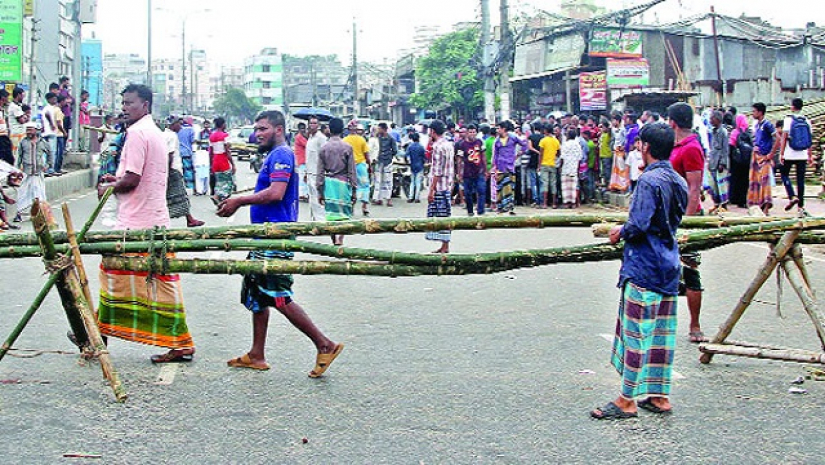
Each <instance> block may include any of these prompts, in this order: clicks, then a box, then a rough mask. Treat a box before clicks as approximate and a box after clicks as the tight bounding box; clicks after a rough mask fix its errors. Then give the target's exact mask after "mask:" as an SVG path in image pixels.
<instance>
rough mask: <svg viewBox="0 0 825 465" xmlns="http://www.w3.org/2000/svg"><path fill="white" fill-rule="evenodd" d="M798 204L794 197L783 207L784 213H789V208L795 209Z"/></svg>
mask: <svg viewBox="0 0 825 465" xmlns="http://www.w3.org/2000/svg"><path fill="white" fill-rule="evenodd" d="M798 204H799V199H798V198H796V197H794V198H792V199H791V201H790V202H788V204H787V205H785V211H786V212H789V211H791V208H793V207H795V206H796V205H798Z"/></svg>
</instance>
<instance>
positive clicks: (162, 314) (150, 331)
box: [98, 253, 194, 349]
mask: <svg viewBox="0 0 825 465" xmlns="http://www.w3.org/2000/svg"><path fill="white" fill-rule="evenodd" d="M147 255H148V254H145V253H144V254H125V256H131V257H146V256H147ZM170 256H173V254H170ZM98 325H99V326H100V333H101V334H103V335H104V336H112V337H117V338H120V339H125V340H127V341H132V342H139V343H141V344H148V345H153V346H159V347H166V348H169V349H187V348H191V347H194V343H193V342H192V335H191V334H189V327H188V326H187V325H186V311H185V308H184V305H183V290H182V288H181V283H180V276H179V275H177V274H172V275H159V274H155V275H152V276H151V278H150V277H149V274H148V273H145V272H133V271H122V270H108V269H106V268H104V267H103V265H101V266H100V308H99V309H98Z"/></svg>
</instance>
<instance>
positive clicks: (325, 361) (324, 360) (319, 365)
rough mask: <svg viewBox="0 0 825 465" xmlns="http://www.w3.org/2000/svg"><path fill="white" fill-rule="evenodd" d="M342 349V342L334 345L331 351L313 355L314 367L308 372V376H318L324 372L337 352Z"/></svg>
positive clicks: (336, 355)
mask: <svg viewBox="0 0 825 465" xmlns="http://www.w3.org/2000/svg"><path fill="white" fill-rule="evenodd" d="M342 350H344V344H338V345H336V346H335V349H334V350H333V351H332V353H329V354H318V355H317V356H316V357H315V368H313V369H312V371H310V372H309V377H310V378H318V377H320V376H321V375H323V374H324V372H325V371H327V369H328V368H329V366H330V365H332V362H333V361H334V360H335V358H336V357H338V354H340V353H341V351H342Z"/></svg>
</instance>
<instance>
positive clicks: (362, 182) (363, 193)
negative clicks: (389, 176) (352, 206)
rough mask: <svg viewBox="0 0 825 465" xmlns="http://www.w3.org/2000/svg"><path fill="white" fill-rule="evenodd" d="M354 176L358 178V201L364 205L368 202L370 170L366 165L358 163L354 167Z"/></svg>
mask: <svg viewBox="0 0 825 465" xmlns="http://www.w3.org/2000/svg"><path fill="white" fill-rule="evenodd" d="M355 176H356V177H357V178H358V190H357V191H356V194H357V195H358V200H360V201H361V202H364V203H369V202H370V170H369V168H368V167H367V163H366V162H364V163H358V164H357V165H355Z"/></svg>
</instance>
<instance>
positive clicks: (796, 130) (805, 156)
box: [779, 98, 813, 212]
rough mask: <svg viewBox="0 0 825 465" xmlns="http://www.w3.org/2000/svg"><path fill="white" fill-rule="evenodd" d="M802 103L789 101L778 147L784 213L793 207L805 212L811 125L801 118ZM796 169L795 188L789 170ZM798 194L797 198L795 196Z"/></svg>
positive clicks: (811, 139) (811, 149) (796, 99)
mask: <svg viewBox="0 0 825 465" xmlns="http://www.w3.org/2000/svg"><path fill="white" fill-rule="evenodd" d="M802 106H803V102H802V99H801V98H795V99H793V101H791V114H790V115H788V116H786V117H785V121H784V123H783V126H784V128H785V130H784V132H783V133H782V141H781V142H780V145H779V150H780V155H779V163H780V165H781V168H780V173H781V174H782V184H784V185H785V191H786V192H787V193H788V205H787V206H786V207H785V211H789V210H790V209H792V208H793V207H794V206H797V207H798V208H799V211H800V212H804V211H805V168H806V166H807V164H808V163H813V137H812V131H811V123H810V122H809V121H808V120H807V119H806V118H805V117H804V116H802V114H801V112H802ZM793 167H796V188H797V192H794V190H793V184H792V183H791V168H793ZM797 194H799V196H797Z"/></svg>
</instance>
